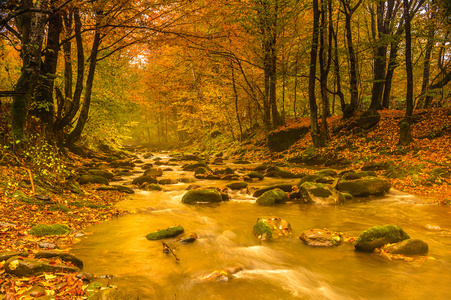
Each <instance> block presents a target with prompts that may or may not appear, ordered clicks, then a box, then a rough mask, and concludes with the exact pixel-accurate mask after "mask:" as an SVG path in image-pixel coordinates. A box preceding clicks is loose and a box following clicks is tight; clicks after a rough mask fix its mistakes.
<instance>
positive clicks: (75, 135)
mask: <svg viewBox="0 0 451 300" xmlns="http://www.w3.org/2000/svg"><path fill="white" fill-rule="evenodd" d="M99 25H100V17H99V16H98V19H97V23H96V31H95V34H94V41H93V44H92V49H91V57H90V60H89V71H88V77H87V79H86V89H85V97H84V101H83V106H82V108H81V111H80V115H79V116H78V121H77V125H76V126H75V128H74V129H73V130H72V132H71V133H70V134H69V136H68V137H67V139H66V144H67V145H69V146H71V145H73V144H74V143H75V142H76V141H77V140H79V139H80V137H81V133H82V132H83V129H84V127H85V125H86V122H87V121H88V117H89V107H90V106H91V94H92V86H93V82H94V75H95V71H96V64H97V53H98V51H99V45H100V32H99Z"/></svg>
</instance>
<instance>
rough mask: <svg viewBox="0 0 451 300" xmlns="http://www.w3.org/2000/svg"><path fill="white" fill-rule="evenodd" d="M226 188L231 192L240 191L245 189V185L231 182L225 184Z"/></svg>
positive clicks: (244, 183)
mask: <svg viewBox="0 0 451 300" xmlns="http://www.w3.org/2000/svg"><path fill="white" fill-rule="evenodd" d="M226 187H228V188H229V189H231V190H241V189H245V188H247V183H246V182H242V181H239V182H232V183H229V184H227V185H226Z"/></svg>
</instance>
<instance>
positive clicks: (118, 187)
mask: <svg viewBox="0 0 451 300" xmlns="http://www.w3.org/2000/svg"><path fill="white" fill-rule="evenodd" d="M115 187H116V190H118V191H119V192H122V193H126V194H134V193H135V191H134V190H133V189H132V188H130V187H128V186H125V185H115Z"/></svg>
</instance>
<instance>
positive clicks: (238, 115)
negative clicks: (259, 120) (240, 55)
mask: <svg viewBox="0 0 451 300" xmlns="http://www.w3.org/2000/svg"><path fill="white" fill-rule="evenodd" d="M230 69H231V70H232V87H233V95H234V96H235V114H236V120H237V121H238V126H239V128H240V141H241V140H242V138H243V126H242V125H241V118H240V112H239V109H238V93H237V90H236V82H235V70H234V67H233V62H232V61H230Z"/></svg>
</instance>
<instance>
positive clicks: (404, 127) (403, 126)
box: [398, 0, 413, 146]
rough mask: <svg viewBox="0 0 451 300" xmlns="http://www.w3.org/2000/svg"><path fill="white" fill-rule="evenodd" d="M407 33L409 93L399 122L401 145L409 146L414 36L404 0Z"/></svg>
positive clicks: (408, 9) (406, 1)
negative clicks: (403, 113)
mask: <svg viewBox="0 0 451 300" xmlns="http://www.w3.org/2000/svg"><path fill="white" fill-rule="evenodd" d="M403 4H404V19H405V25H404V26H405V34H406V72H407V94H406V113H405V115H404V119H403V120H402V121H401V122H400V123H399V128H400V136H399V142H398V144H399V145H402V146H407V145H409V144H410V143H411V142H412V141H413V139H412V134H411V125H412V114H413V71H412V38H411V29H410V3H409V0H403Z"/></svg>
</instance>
